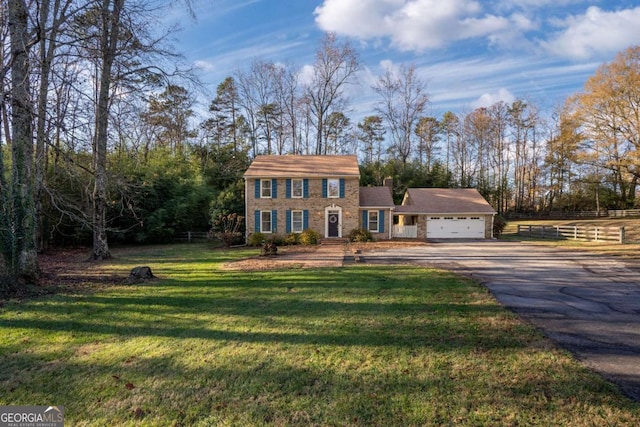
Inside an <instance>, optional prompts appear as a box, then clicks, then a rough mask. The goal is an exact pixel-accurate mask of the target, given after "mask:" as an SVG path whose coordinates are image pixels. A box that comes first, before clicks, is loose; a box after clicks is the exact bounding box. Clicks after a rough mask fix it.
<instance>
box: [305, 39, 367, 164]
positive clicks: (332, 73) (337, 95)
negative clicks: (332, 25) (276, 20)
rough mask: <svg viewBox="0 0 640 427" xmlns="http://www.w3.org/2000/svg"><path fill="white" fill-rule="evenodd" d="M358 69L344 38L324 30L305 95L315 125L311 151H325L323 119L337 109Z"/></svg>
mask: <svg viewBox="0 0 640 427" xmlns="http://www.w3.org/2000/svg"><path fill="white" fill-rule="evenodd" d="M358 69H359V64H358V55H357V53H356V51H355V50H354V49H353V48H352V47H351V44H350V43H349V42H348V41H345V42H343V43H340V42H339V41H338V40H337V38H336V35H335V34H333V33H328V34H325V36H324V37H323V39H322V42H321V44H320V47H319V49H318V50H317V52H316V61H315V63H314V65H313V78H312V81H311V83H310V84H309V85H308V86H307V87H306V90H305V99H306V100H307V102H308V104H309V111H310V113H311V115H312V117H313V119H314V122H313V124H314V127H315V129H316V147H315V154H326V151H327V147H326V143H327V141H326V132H325V131H324V126H325V121H326V120H327V118H328V116H329V114H331V112H332V111H340V110H341V109H342V108H341V107H342V105H339V104H340V103H341V102H344V101H345V98H344V87H345V85H346V84H348V83H349V82H350V81H351V80H352V79H353V78H354V76H355V74H356V72H357V71H358Z"/></svg>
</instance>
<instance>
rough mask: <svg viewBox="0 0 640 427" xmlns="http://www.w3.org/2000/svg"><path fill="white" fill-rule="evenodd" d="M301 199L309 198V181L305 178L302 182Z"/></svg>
mask: <svg viewBox="0 0 640 427" xmlns="http://www.w3.org/2000/svg"><path fill="white" fill-rule="evenodd" d="M302 197H304V198H305V199H308V198H309V180H308V179H306V178H305V179H304V181H302Z"/></svg>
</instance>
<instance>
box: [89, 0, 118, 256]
mask: <svg viewBox="0 0 640 427" xmlns="http://www.w3.org/2000/svg"><path fill="white" fill-rule="evenodd" d="M110 4H111V2H110V0H103V2H102V34H101V38H100V52H101V55H102V57H101V66H102V67H101V70H100V86H99V90H98V105H97V106H96V134H95V141H94V148H93V161H94V168H95V172H94V173H95V185H94V188H93V252H92V254H91V258H92V259H94V260H104V259H108V258H111V252H110V251H109V244H108V241H107V219H106V211H107V142H108V134H107V130H108V125H109V93H110V91H111V69H112V66H113V61H114V59H115V56H116V50H117V47H118V34H119V29H120V12H121V11H122V8H123V6H124V0H114V2H113V10H109V6H110Z"/></svg>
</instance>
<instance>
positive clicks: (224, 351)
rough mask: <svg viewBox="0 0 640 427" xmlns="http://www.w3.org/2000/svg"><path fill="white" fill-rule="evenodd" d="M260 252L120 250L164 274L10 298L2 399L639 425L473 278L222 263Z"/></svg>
mask: <svg viewBox="0 0 640 427" xmlns="http://www.w3.org/2000/svg"><path fill="white" fill-rule="evenodd" d="M255 253H256V251H253V250H247V249H244V250H237V251H222V250H213V249H210V248H208V247H207V246H206V245H179V246H167V247H164V248H163V247H153V248H147V249H136V250H135V251H122V252H116V256H117V258H116V259H115V260H114V261H112V262H110V263H108V264H103V265H102V266H101V267H100V268H101V272H102V273H103V274H105V275H112V274H119V275H122V277H125V276H126V273H127V272H128V271H129V269H130V268H131V267H133V266H135V265H149V266H151V267H152V269H153V271H154V273H155V274H156V275H157V276H159V277H160V279H159V280H156V281H154V282H151V283H147V284H141V285H130V286H124V285H117V286H115V285H114V286H100V287H99V288H98V289H97V290H96V291H95V292H87V291H85V290H82V289H81V290H78V291H75V292H74V291H71V290H70V291H67V292H64V293H59V294H57V295H53V296H47V297H41V298H39V299H32V300H29V301H23V302H16V301H10V302H4V305H3V306H2V307H1V308H0V367H2V369H1V370H0V405H27V404H30V405H32V404H38V405H50V404H51V405H63V406H64V407H65V413H66V425H68V426H75V425H82V426H84V425H95V426H107V425H108V426H119V425H148V426H165V425H166V426H214V425H215V426H254V425H256V426H259V425H276V426H278V425H292V426H295V425H299V426H309V425H317V426H351V425H353V426H413V425H415V426H418V425H419V426H422V425H467V426H485V425H486V426H508V425H510V426H530V425H539V426H549V425H563V426H604V425H640V404H637V403H633V402H631V401H629V400H627V399H625V398H624V397H621V396H620V395H619V394H618V393H617V392H616V390H615V388H614V387H613V386H611V385H610V384H608V383H606V382H604V381H603V380H602V379H600V377H598V376H597V375H595V374H593V373H591V372H590V371H588V370H587V369H585V368H583V367H582V366H581V365H580V364H579V363H578V362H576V361H574V360H573V359H572V358H571V357H570V356H569V355H567V354H566V353H565V352H563V351H560V350H557V349H555V348H554V347H553V346H552V345H550V344H549V342H548V341H546V340H545V339H544V338H543V337H542V336H541V335H540V334H539V333H538V332H536V331H535V330H534V329H532V328H531V327H530V326H528V325H525V324H523V323H521V322H520V321H518V320H517V319H516V318H515V317H514V316H513V315H512V314H510V313H509V312H507V311H505V310H503V309H502V308H501V307H500V306H499V305H497V303H496V302H495V301H494V300H493V299H492V298H491V296H490V295H489V294H488V293H487V291H486V290H485V289H484V288H482V287H480V286H478V285H477V284H475V283H473V282H472V281H470V280H467V279H463V278H459V277H456V276H454V275H453V274H450V273H446V272H441V271H436V270H430V269H425V268H414V267H410V266H389V267H381V266H376V267H371V266H362V265H358V266H349V267H345V268H343V269H318V270H300V269H298V270H286V271H284V270H280V271H263V272H238V271H224V270H222V269H221V266H222V264H223V263H224V262H227V261H229V260H232V259H235V258H237V257H241V256H247V255H248V254H255ZM94 273H95V272H94ZM94 275H95V274H94Z"/></svg>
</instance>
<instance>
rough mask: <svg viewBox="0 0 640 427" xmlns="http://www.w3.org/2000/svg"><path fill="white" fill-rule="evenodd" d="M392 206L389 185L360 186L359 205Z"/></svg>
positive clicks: (363, 206)
mask: <svg viewBox="0 0 640 427" xmlns="http://www.w3.org/2000/svg"><path fill="white" fill-rule="evenodd" d="M394 206H395V204H394V203H393V197H391V189H390V188H389V187H360V207H362V208H367V207H369V208H393V207H394Z"/></svg>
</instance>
